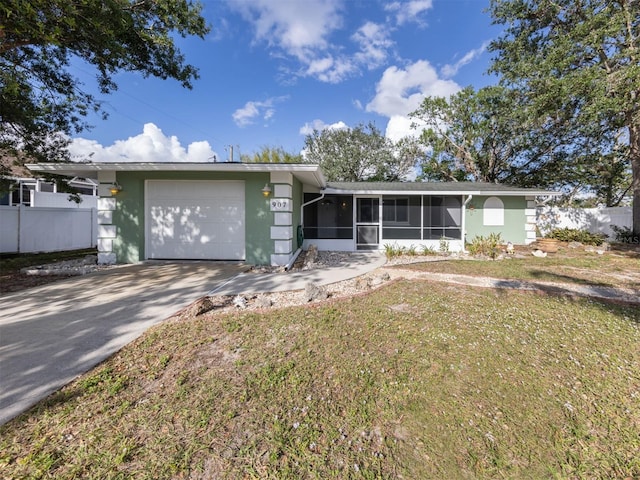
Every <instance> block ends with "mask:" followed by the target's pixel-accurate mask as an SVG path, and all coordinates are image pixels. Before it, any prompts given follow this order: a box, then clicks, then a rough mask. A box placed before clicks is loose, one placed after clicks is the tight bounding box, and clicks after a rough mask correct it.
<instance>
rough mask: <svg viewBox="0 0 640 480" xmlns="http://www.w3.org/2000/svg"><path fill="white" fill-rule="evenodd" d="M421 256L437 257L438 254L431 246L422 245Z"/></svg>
mask: <svg viewBox="0 0 640 480" xmlns="http://www.w3.org/2000/svg"><path fill="white" fill-rule="evenodd" d="M421 253H422V255H437V254H438V252H436V250H435V248H433V247H432V246H431V245H422V252H421Z"/></svg>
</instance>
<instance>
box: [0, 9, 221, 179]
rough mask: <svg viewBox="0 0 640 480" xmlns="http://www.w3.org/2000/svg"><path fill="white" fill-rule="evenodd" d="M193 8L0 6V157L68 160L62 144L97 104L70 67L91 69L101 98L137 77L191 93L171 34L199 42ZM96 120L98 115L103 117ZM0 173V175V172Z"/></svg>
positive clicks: (189, 76)
mask: <svg viewBox="0 0 640 480" xmlns="http://www.w3.org/2000/svg"><path fill="white" fill-rule="evenodd" d="M200 12H201V5H200V4H199V3H192V2H191V1H187V0H30V1H28V2H27V1H23V0H4V1H3V2H2V3H1V4H0V155H2V156H14V157H20V158H23V157H27V158H29V161H45V160H46V161H57V160H66V159H68V152H67V150H66V147H67V145H68V142H69V140H68V138H69V136H70V135H72V134H76V133H78V132H80V131H82V130H84V129H86V128H88V125H87V123H86V121H85V117H86V115H87V114H88V113H89V112H92V111H93V112H101V111H102V110H101V106H100V102H99V101H98V100H97V99H96V98H95V97H94V96H92V95H90V94H88V93H86V92H85V91H83V90H82V84H81V83H80V82H79V80H78V79H76V78H75V77H74V76H73V75H72V74H71V73H70V72H69V67H70V65H71V62H72V61H77V60H78V59H79V60H82V61H84V62H86V63H87V64H89V65H91V66H92V67H94V68H95V69H96V72H97V82H98V86H99V90H100V92H101V93H104V94H108V93H110V92H112V91H114V90H115V89H117V85H116V83H115V81H114V75H115V74H116V73H118V72H122V71H137V72H140V73H142V75H144V76H145V77H148V76H154V77H158V78H162V79H168V78H173V79H175V80H177V81H179V82H180V83H181V84H182V86H183V87H186V88H191V87H192V81H193V80H195V79H196V78H198V75H197V70H196V69H195V68H194V67H193V66H191V65H189V64H186V63H185V59H184V56H183V55H182V53H181V52H180V51H179V49H178V48H177V47H176V45H175V42H174V37H173V36H174V35H175V34H177V35H180V36H182V37H186V36H187V35H196V36H198V37H201V38H203V37H204V35H205V34H206V33H207V32H208V31H209V28H208V26H207V25H206V24H205V20H204V19H203V18H202V17H201V16H200ZM103 115H105V114H104V113H103ZM0 173H1V172H0Z"/></svg>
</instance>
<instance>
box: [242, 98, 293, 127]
mask: <svg viewBox="0 0 640 480" xmlns="http://www.w3.org/2000/svg"><path fill="white" fill-rule="evenodd" d="M287 98H289V97H287V96H282V97H271V98H267V99H266V100H264V101H255V102H254V101H250V102H247V103H245V104H244V107H242V108H239V109H237V110H236V111H235V112H233V114H232V115H231V116H232V117H233V121H234V122H235V123H236V125H237V126H239V127H246V126H247V125H251V124H253V123H255V122H256V120H257V119H258V118H261V119H262V120H265V121H267V120H270V119H271V118H272V117H273V116H274V115H275V113H276V110H275V108H273V107H274V105H275V104H276V103H278V102H281V101H284V100H286V99H287Z"/></svg>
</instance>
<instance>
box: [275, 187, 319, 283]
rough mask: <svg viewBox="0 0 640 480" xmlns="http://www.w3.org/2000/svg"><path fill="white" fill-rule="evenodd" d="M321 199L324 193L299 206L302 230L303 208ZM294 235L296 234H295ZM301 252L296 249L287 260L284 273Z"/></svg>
mask: <svg viewBox="0 0 640 480" xmlns="http://www.w3.org/2000/svg"><path fill="white" fill-rule="evenodd" d="M323 198H324V192H323V193H322V194H321V195H320V196H319V197H318V198H314V199H313V200H309V201H308V202H305V203H303V204H302V205H301V206H300V226H301V227H302V228H304V207H306V206H307V205H311V204H312V203H316V202H319V201H320V200H322V199H323ZM296 234H297V232H296ZM301 251H302V247H298V249H297V250H296V251H295V252H294V253H293V256H292V257H291V259H290V260H289V263H287V264H286V265H285V267H284V270H285V272H288V271H289V270H290V269H291V267H292V266H293V264H294V263H295V261H296V259H297V258H298V255H300V252H301Z"/></svg>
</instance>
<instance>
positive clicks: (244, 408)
mask: <svg viewBox="0 0 640 480" xmlns="http://www.w3.org/2000/svg"><path fill="white" fill-rule="evenodd" d="M639 345H640V312H639V311H638V309H637V308H636V309H634V308H630V307H621V306H614V305H608V304H605V303H599V302H594V301H589V300H569V299H564V298H559V297H551V296H539V295H534V294H524V293H519V292H513V291H499V292H496V291H492V290H481V289H461V288H460V287H459V286H456V287H453V286H448V285H440V284H433V283H427V282H419V281H412V282H408V281H399V282H393V283H391V284H389V285H387V286H385V287H383V288H381V289H379V290H377V291H375V292H373V293H371V294H367V295H362V296H356V297H353V298H350V299H346V300H340V301H334V302H328V303H324V304H320V305H317V306H313V307H294V308H287V309H282V310H274V311H269V312H238V313H234V314H205V315H201V316H199V317H195V318H186V317H185V318H176V319H174V320H173V321H170V322H166V323H164V324H162V325H159V326H157V327H155V328H153V329H151V330H150V331H149V332H148V333H147V334H146V335H144V336H143V337H142V338H140V339H139V340H138V341H136V342H134V343H133V344H131V345H129V346H127V347H126V348H124V349H123V350H122V351H121V352H119V353H118V354H117V355H115V356H114V357H112V358H111V359H110V360H108V361H107V362H105V363H104V364H102V365H100V366H99V367H97V368H96V369H94V370H93V371H91V372H89V373H88V374H86V375H85V376H83V377H82V378H80V379H78V380H77V381H76V382H74V383H72V384H70V385H69V386H67V387H65V388H64V389H62V390H61V391H60V392H58V393H56V394H54V395H53V396H51V397H50V398H49V399H48V400H47V401H45V402H42V403H40V404H39V405H38V406H36V407H35V408H34V409H32V410H31V411H29V412H27V413H25V414H24V415H22V416H21V417H19V418H17V419H15V420H14V421H12V422H10V423H9V424H7V425H5V426H4V427H1V428H0V434H1V440H0V452H1V453H0V471H1V472H2V473H1V475H2V476H3V477H5V478H63V479H64V478H78V477H84V478H292V479H293V478H407V479H413V478H497V477H498V478H549V477H554V478H637V477H639V476H640V457H639V456H638V455H637V452H638V451H639V450H640V437H639V436H638V432H639V431H640V347H639Z"/></svg>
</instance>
